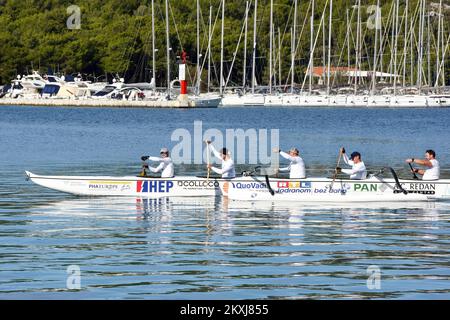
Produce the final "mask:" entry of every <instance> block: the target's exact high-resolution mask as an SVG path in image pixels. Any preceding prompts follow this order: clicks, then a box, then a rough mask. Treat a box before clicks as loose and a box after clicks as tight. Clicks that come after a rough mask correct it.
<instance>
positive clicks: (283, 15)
mask: <svg viewBox="0 0 450 320" xmlns="http://www.w3.org/2000/svg"><path fill="white" fill-rule="evenodd" d="M200 2H201V10H202V12H201V17H202V23H201V48H202V49H201V53H202V54H203V58H204V57H206V48H207V42H208V20H209V10H210V6H211V8H212V16H213V23H214V21H216V25H215V27H214V34H213V37H212V50H211V51H212V61H213V67H212V70H211V71H212V75H213V81H214V83H215V84H216V85H217V82H218V72H219V61H220V23H221V21H220V18H221V15H220V13H219V9H220V0H201V1H200ZM252 2H253V3H254V0H253V1H252ZM293 2H294V1H292V0H275V1H274V3H275V6H274V25H275V27H274V29H275V37H274V44H275V49H274V55H275V57H276V64H275V66H274V69H275V71H276V72H275V73H276V78H278V75H279V70H280V64H279V63H278V57H281V78H282V83H285V82H286V79H287V77H288V74H289V70H290V56H291V27H292V21H293V19H292V17H293ZM326 2H327V1H326V0H316V8H315V28H316V32H318V31H319V30H318V29H319V25H320V19H321V16H322V13H323V12H324V7H325V3H326ZM417 2H418V0H410V8H411V14H412V13H413V9H414V8H415V7H416V5H417ZM164 3H165V1H164V0H155V29H156V41H155V46H156V48H157V49H158V51H157V54H156V60H157V64H156V70H157V84H158V85H159V86H163V85H165V79H166V54H165V52H166V38H165V6H164ZM354 3H355V0H334V11H333V12H334V13H333V32H332V55H333V56H332V61H333V62H332V63H333V65H337V64H338V62H339V61H340V64H341V65H344V66H346V65H347V49H346V42H345V38H346V34H347V23H346V11H347V9H348V10H349V11H350V14H351V13H352V10H353V8H352V6H353V5H354ZM361 3H362V5H364V8H363V10H361V14H362V16H361V20H362V21H363V22H364V23H363V38H364V45H363V61H362V64H363V67H364V68H369V67H370V66H371V63H372V60H373V58H372V57H373V43H374V33H373V32H371V30H369V29H367V28H366V26H365V25H366V24H365V22H366V21H367V19H368V18H369V16H370V13H368V12H367V10H366V8H367V6H368V5H371V4H375V3H376V0H363V1H361ZM381 4H382V8H383V10H382V12H383V19H384V20H383V24H384V25H386V26H387V27H388V26H389V24H388V21H385V20H386V19H387V17H388V14H389V12H390V8H391V5H392V0H391V1H386V0H382V1H381ZM71 5H77V6H78V7H79V8H80V10H81V25H80V27H81V28H80V29H69V28H68V27H67V24H66V23H67V20H68V19H69V17H70V15H71V14H70V13H68V12H67V8H68V7H69V6H71ZM170 5H171V9H170V16H171V17H170V43H171V47H172V53H171V63H172V65H173V66H175V64H176V61H177V56H179V55H180V53H181V51H182V50H183V49H184V50H186V52H187V53H188V55H189V60H190V61H189V68H188V74H189V75H190V76H191V77H193V76H194V74H195V65H194V64H195V62H196V54H197V53H196V50H197V49H196V1H195V0H176V1H175V0H171V1H170ZM404 5H405V1H401V6H402V7H401V8H404ZM309 6H310V1H304V0H300V1H299V13H298V17H297V22H298V28H297V39H298V40H299V44H298V51H297V55H296V69H295V78H296V81H297V82H301V81H302V80H303V76H304V74H305V71H306V67H307V64H308V59H309V52H310V49H309V43H310V42H309V38H310V27H309V18H306V19H305V16H306V13H307V11H308V9H309ZM245 7H246V5H245V1H244V0H227V1H226V12H225V37H224V43H225V46H224V56H225V60H226V61H225V78H226V76H227V75H228V71H229V69H230V66H231V64H232V59H233V53H234V51H235V50H236V45H237V43H238V40H239V37H240V36H241V30H242V27H243V22H244V16H245ZM150 8H151V1H150V0H0V44H1V45H0V83H5V82H8V81H9V80H11V79H12V78H13V77H15V76H16V75H17V74H24V73H27V72H31V70H38V69H39V70H40V71H41V72H42V73H46V72H48V71H50V70H52V71H54V72H61V73H76V72H82V73H84V74H91V75H95V76H102V75H104V74H116V73H117V74H119V75H120V76H121V77H125V78H126V79H127V81H150V79H151V68H152V49H151V48H152V43H151V25H152V21H151V10H150ZM402 10H403V9H401V10H400V12H402ZM326 12H327V11H326ZM327 15H328V13H326V14H325V21H328V18H327ZM216 17H217V18H216ZM447 17H448V12H447ZM435 20H436V21H435ZM448 20H450V19H446V26H445V27H446V30H450V23H449V21H448ZM304 22H305V24H304ZM326 26H327V22H326ZM417 28H418V24H417V25H416V30H417ZM351 29H352V34H353V37H354V36H355V35H356V17H355V16H354V17H353V19H352V24H351ZM431 29H432V30H431V31H432V34H433V36H434V38H433V39H434V40H432V48H433V49H432V50H431V51H432V53H431V60H432V63H435V61H436V54H435V50H434V48H435V44H436V39H435V38H436V34H437V19H433V21H432V24H431ZM278 30H280V34H281V37H280V39H281V44H282V45H281V50H278V49H279V48H278V43H279V37H278ZM326 32H327V31H326ZM386 34H388V35H389V34H390V30H388V29H386ZM446 34H447V35H448V31H447V32H446ZM257 37H258V47H257V77H258V83H260V84H261V83H267V79H268V74H269V70H268V66H269V63H268V57H269V0H259V6H258V22H257ZM252 38H253V7H252V9H251V10H250V15H249V19H248V41H247V48H248V55H247V75H250V73H251V55H252ZM327 41H328V40H327ZM399 41H400V42H399V46H400V48H401V50H400V52H399V54H401V52H402V50H403V47H402V46H403V44H402V43H403V42H402V41H403V37H401V39H400V40H399ZM322 43H323V37H322V35H321V34H320V35H319V38H318V41H317V48H316V50H315V60H314V64H315V65H323V57H324V55H323V50H322ZM350 47H351V49H350V50H351V55H350V56H351V63H354V62H355V48H354V39H352V44H351V46H350ZM243 48H244V43H243V35H242V39H241V43H240V46H239V49H238V51H237V55H236V61H235V63H234V68H233V73H232V76H231V79H230V82H231V83H232V84H237V85H238V84H241V83H242V75H243V57H244V55H243ZM385 53H389V49H387V50H386V51H385ZM448 55H450V53H449V54H448ZM448 55H447V56H448ZM416 58H417V57H416ZM408 59H409V58H408ZM389 61H390V56H389V55H388V54H386V55H385V56H384V58H383V62H384V64H385V66H386V64H388V63H389ZM408 61H409V60H408ZM447 65H448V62H447ZM206 67H207V63H205V70H206ZM408 68H409V66H408ZM432 69H433V76H434V72H435V66H434V64H433V66H432ZM447 69H450V66H448V67H447ZM172 72H173V75H172V76H176V73H177V69H176V68H174V67H172ZM414 72H417V68H416V70H415V71H414ZM202 77H203V79H202V80H203V83H205V82H206V72H204V73H203V75H202ZM446 77H447V78H449V73H448V72H447V74H446ZM277 81H278V80H277Z"/></svg>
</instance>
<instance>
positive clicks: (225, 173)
mask: <svg viewBox="0 0 450 320" xmlns="http://www.w3.org/2000/svg"><path fill="white" fill-rule="evenodd" d="M209 146H210V147H211V151H212V152H213V154H214V155H215V156H216V157H217V158H218V159H220V160H221V161H222V169H219V168H216V167H211V170H212V171H214V172H215V173H217V174H221V175H222V178H228V179H230V178H235V177H236V172H235V170H234V161H233V159H231V158H230V159H228V160H223V159H222V155H221V154H220V153H219V152H218V151H217V150H216V149H215V148H214V146H213V145H212V144H210V145H209Z"/></svg>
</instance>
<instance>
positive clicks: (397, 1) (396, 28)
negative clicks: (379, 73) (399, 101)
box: [394, 0, 400, 96]
mask: <svg viewBox="0 0 450 320" xmlns="http://www.w3.org/2000/svg"><path fill="white" fill-rule="evenodd" d="M399 6H400V5H399V0H396V2H395V40H394V96H396V95H397V53H398V9H399Z"/></svg>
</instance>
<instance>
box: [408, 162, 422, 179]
mask: <svg viewBox="0 0 450 320" xmlns="http://www.w3.org/2000/svg"><path fill="white" fill-rule="evenodd" d="M408 164H409V167H410V168H411V171H412V173H413V176H414V180H419V177H418V176H417V175H416V173H415V172H414V168H413V166H412V165H411V163H408Z"/></svg>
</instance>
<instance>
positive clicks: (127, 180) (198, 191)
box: [26, 171, 450, 203]
mask: <svg viewBox="0 0 450 320" xmlns="http://www.w3.org/2000/svg"><path fill="white" fill-rule="evenodd" d="M26 174H27V176H28V178H29V179H30V180H31V181H33V182H34V183H36V184H38V185H40V186H43V187H46V188H49V189H53V190H57V191H61V192H65V193H70V194H75V195H81V196H114V197H116V196H130V197H148V198H162V197H214V196H220V195H224V196H228V198H229V199H230V200H242V201H285V202H291V201H297V202H341V203H342V202H344V203H345V202H399V201H432V200H445V199H449V200H450V180H438V181H421V180H400V186H401V189H400V188H399V187H398V185H397V183H396V181H395V180H394V179H382V178H378V177H372V178H369V179H366V180H345V179H336V180H335V181H334V182H333V180H332V179H328V178H311V179H301V180H296V179H278V178H277V179H272V178H271V179H270V180H269V185H267V182H266V179H265V177H254V176H253V177H240V178H235V179H221V178H209V179H208V178H205V177H191V176H180V177H174V178H169V179H165V178H150V177H145V178H144V177H134V176H125V177H107V176H40V175H35V174H33V173H31V172H28V171H27V172H26ZM269 186H270V188H269ZM270 190H271V191H273V195H272V194H271V192H270ZM404 192H406V194H404Z"/></svg>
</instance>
